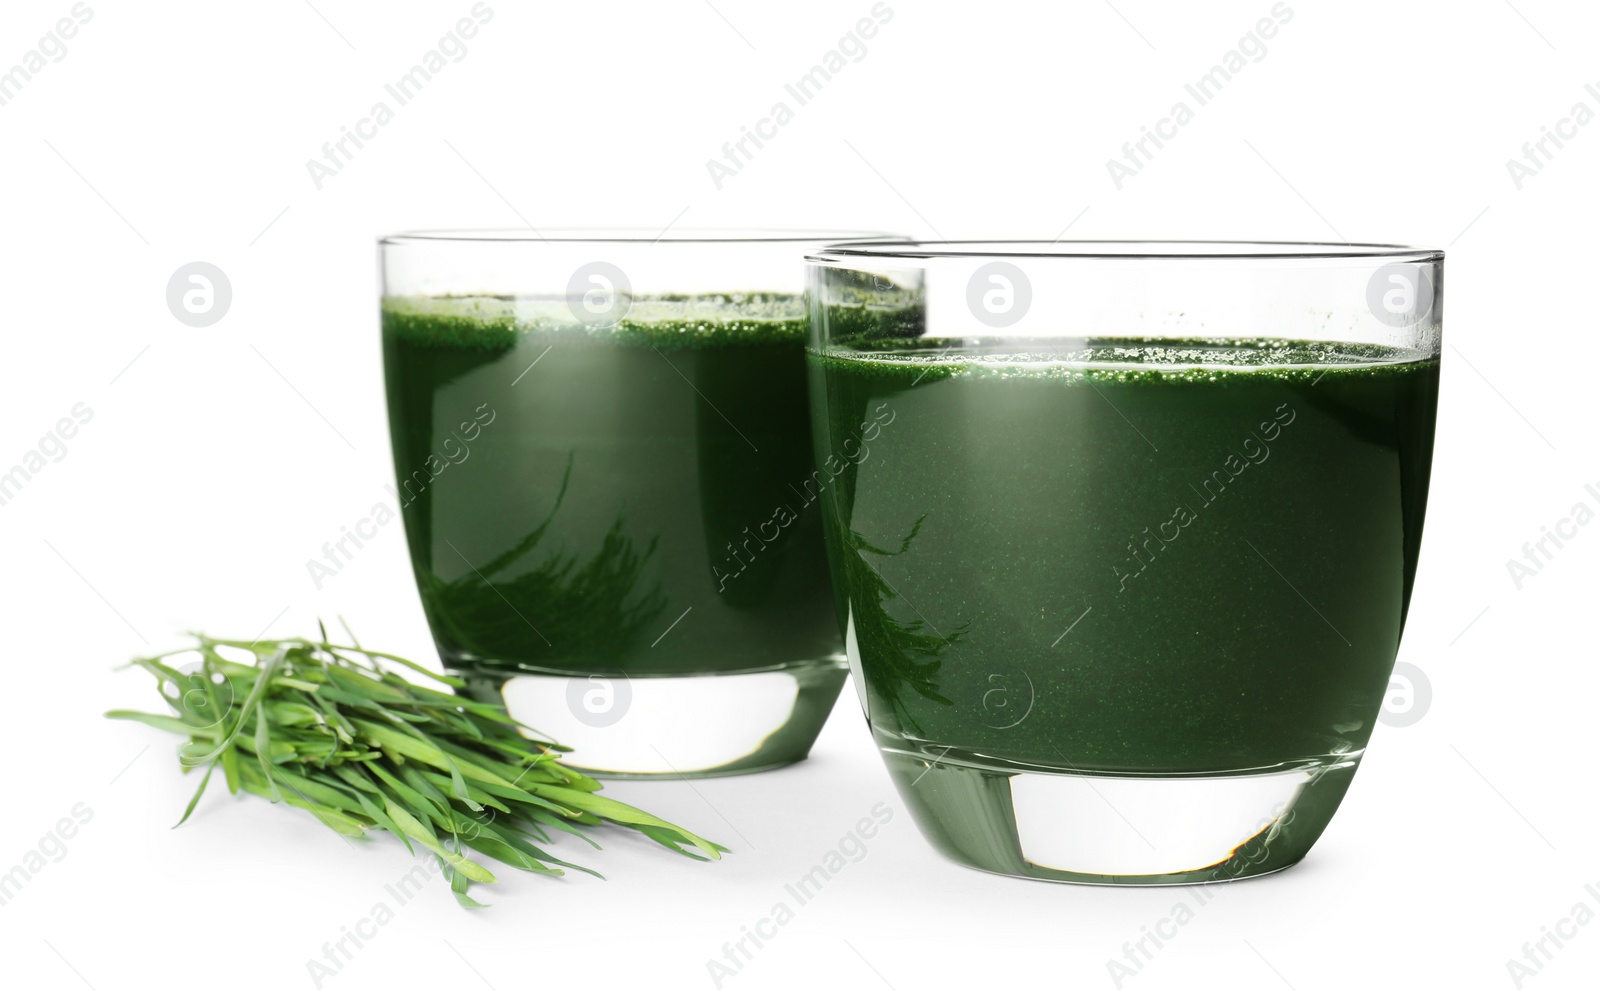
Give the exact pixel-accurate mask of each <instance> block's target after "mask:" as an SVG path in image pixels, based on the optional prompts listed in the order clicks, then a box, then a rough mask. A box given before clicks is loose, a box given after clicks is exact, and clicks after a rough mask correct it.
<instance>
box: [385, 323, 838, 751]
mask: <svg viewBox="0 0 1600 991" xmlns="http://www.w3.org/2000/svg"><path fill="white" fill-rule="evenodd" d="M563 312H564V304H559V303H558V304H556V305H553V306H552V305H547V304H543V303H540V302H538V301H533V300H524V299H505V298H404V299H389V300H386V301H385V303H384V309H383V348H384V366H385V371H386V378H387V388H388V404H389V417H390V431H391V435H392V442H393V446H394V458H395V464H396V467H397V474H398V476H399V489H398V496H399V499H400V501H401V503H402V507H403V508H402V513H403V516H404V519H405V526H406V536H407V539H408V541H409V543H410V550H411V559H412V562H413V566H414V569H415V572H416V579H417V586H418V589H419V590H420V592H421V596H422V603H423V607H424V609H425V610H426V612H427V616H428V621H429V623H430V625H431V627H432V630H433V634H434V637H435V639H436V641H437V643H438V647H439V650H440V653H441V656H442V657H443V659H444V662H445V664H446V665H447V666H449V667H451V668H453V669H456V670H461V671H466V672H468V673H469V674H473V675H476V676H479V677H480V678H481V679H482V681H483V682H485V683H486V684H489V685H494V684H497V682H498V681H500V680H504V678H505V677H507V676H509V675H511V674H515V673H517V672H527V671H533V672H557V673H572V672H603V673H611V674H622V675H627V676H630V677H638V676H652V675H672V674H698V673H716V672H731V671H750V670H758V669H774V668H782V667H784V666H786V665H791V664H795V663H797V662H807V661H811V662H815V661H818V660H823V659H829V662H830V663H837V661H836V658H837V657H838V655H839V652H840V646H841V645H840V639H839V632H838V629H837V627H836V625H835V622H834V618H833V615H832V604H831V601H830V599H829V598H828V584H827V572H826V559H825V552H824V549H823V543H822V531H821V517H820V514H819V513H818V511H817V509H816V507H815V506H809V507H808V506H807V505H806V504H805V503H804V502H803V501H802V499H801V498H800V495H799V493H797V490H796V488H795V486H797V485H799V483H801V482H802V481H803V480H804V479H806V478H807V477H809V475H810V472H811V464H810V457H811V432H810V424H809V421H808V419H807V416H806V398H805V388H806V379H805V362H804V359H803V355H802V351H803V343H802V342H803V339H804V333H805V332H804V323H805V321H804V311H803V308H802V306H801V304H800V302H799V301H798V300H797V299H796V298H794V297H785V296H759V295H751V296H738V297H734V296H700V297H693V298H685V297H677V298H667V297H658V298H648V299H636V300H634V301H633V306H632V309H631V311H630V312H629V315H628V318H627V319H625V320H623V321H622V322H621V323H619V324H617V325H616V326H613V327H608V328H606V329H603V330H597V329H590V328H585V327H583V326H579V325H576V324H575V323H574V322H573V321H572V320H571V319H570V318H567V319H565V320H563V319H561V314H562V313H563ZM835 690H836V689H835ZM831 699H832V696H831V695H829V698H828V701H830V702H831ZM824 715H825V713H824ZM816 724H817V725H818V726H820V716H819V718H818V719H817V720H816ZM814 730H815V727H813V728H812V732H813V734H814ZM802 752H803V751H802Z"/></svg>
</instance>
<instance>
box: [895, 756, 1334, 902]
mask: <svg viewBox="0 0 1600 991" xmlns="http://www.w3.org/2000/svg"><path fill="white" fill-rule="evenodd" d="M881 749H882V751H883V756H884V760H885V762H886V763H887V764H888V766H889V771H890V773H891V775H892V776H893V778H894V780H895V784H896V786H897V787H898V788H899V790H900V795H901V797H902V798H904V799H905V802H906V805H907V806H909V807H910V809H911V813H912V816H913V817H914V818H915V819H916V821H917V825H918V826H919V827H920V828H921V830H922V832H923V835H924V836H926V837H927V838H928V840H929V841H930V842H931V843H933V845H934V846H935V847H936V848H938V850H939V851H940V852H941V853H943V854H944V855H945V856H947V857H949V858H950V859H952V860H954V861H956V862H957V863H959V864H964V865H966V866H968V867H974V868H977V869H978V870H983V871H989V872H991V873H995V874H1008V875H1012V876H1015V877H1030V878H1039V879H1042V880H1047V881H1066V882H1074V883H1078V884H1148V885H1162V884H1204V883H1209V882H1213V881H1232V880H1235V879H1237V878H1243V877H1254V876H1257V875H1261V874H1271V873H1272V872H1274V871H1280V870H1283V869H1284V868H1285V867H1289V866H1291V865H1293V864H1295V863H1298V862H1299V861H1300V859H1301V858H1302V857H1304V856H1305V855H1306V852H1307V851H1308V850H1310V849H1311V845H1312V844H1313V843H1315V842H1316V840H1317V837H1318V836H1320V835H1322V830H1323V829H1324V828H1325V827H1326V826H1327V825H1328V821H1329V820H1330V819H1332V818H1333V813H1334V810H1335V809H1336V808H1338V805H1339V800H1340V799H1341V798H1343V797H1344V793H1345V790H1346V789H1347V788H1349V786H1350V780H1351V778H1352V776H1353V775H1354V774H1355V769H1356V765H1357V764H1358V763H1359V762H1360V755H1359V754H1343V755H1338V756H1329V757H1326V758H1317V759H1312V760H1306V761H1297V762H1294V763H1292V764H1288V765H1280V766H1277V767H1272V768H1255V769H1250V770H1241V771H1230V772H1221V773H1213V774H1205V775H1195V774H1184V775H1170V774H1141V775H1130V774H1126V773H1102V772H1090V771H1082V770H1072V769H1066V768H1039V767H1027V768H1024V767H1019V766H1009V765H1004V764H1002V763H1000V762H997V761H995V760H993V759H991V758H985V757H981V756H979V755H973V754H961V753H958V752H956V751H954V750H950V751H946V752H944V753H942V754H941V753H939V751H938V749H937V748H936V749H935V750H934V751H933V752H932V753H930V754H919V753H913V752H911V751H909V750H903V749H897V748H889V747H882V748H881Z"/></svg>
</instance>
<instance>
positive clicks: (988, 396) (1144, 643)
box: [809, 339, 1439, 838]
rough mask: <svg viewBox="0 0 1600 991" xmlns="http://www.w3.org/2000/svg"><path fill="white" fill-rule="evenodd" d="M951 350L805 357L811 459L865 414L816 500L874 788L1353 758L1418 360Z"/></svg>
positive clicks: (1387, 620) (1397, 556) (1401, 605)
mask: <svg viewBox="0 0 1600 991" xmlns="http://www.w3.org/2000/svg"><path fill="white" fill-rule="evenodd" d="M953 343H954V342H947V341H940V340H934V339H926V340H919V341H916V342H915V343H913V344H911V345H909V346H905V344H906V342H899V344H900V345H901V346H899V347H898V349H896V350H886V351H881V352H871V351H867V352H857V351H849V350H843V349H840V350H832V351H827V352H825V353H824V352H813V353H811V354H810V357H809V360H810V367H811V374H812V375H813V376H814V377H815V381H814V383H813V387H814V400H815V401H816V403H817V406H816V418H817V419H816V422H817V423H818V425H819V436H818V438H817V444H818V450H819V451H822V452H826V451H830V450H837V449H838V447H839V446H840V444H841V443H842V442H843V441H844V439H845V438H846V437H848V436H855V435H857V434H859V432H860V425H861V424H862V422H863V421H866V420H870V419H872V418H873V416H874V415H875V412H876V415H879V416H883V417H887V416H889V415H890V414H891V412H892V421H891V422H890V423H889V424H888V425H887V426H885V427H883V429H882V430H881V431H880V432H879V433H878V434H877V435H876V436H875V439H874V441H873V443H872V445H871V452H870V456H868V457H866V458H865V459H863V460H861V461H860V463H859V464H855V463H852V464H850V465H848V466H847V470H846V471H845V472H844V473H842V476H841V478H840V480H839V483H838V484H835V485H833V486H830V487H829V488H828V489H827V491H826V492H825V493H824V495H823V509H824V516H825V520H826V526H827V538H828V544H829V553H830V554H831V555H832V557H833V558H834V565H835V569H834V574H835V580H836V596H837V599H838V603H837V604H838V610H839V616H840V623H841V626H848V627H849V629H850V632H851V633H852V634H853V636H854V638H855V644H856V649H854V650H853V651H852V655H853V656H852V661H855V660H856V659H857V656H858V657H859V663H860V667H861V670H860V671H858V672H857V674H858V676H859V677H858V685H860V686H861V687H862V688H863V690H864V694H865V701H866V705H867V707H868V708H869V711H870V715H871V720H872V723H873V725H874V727H875V731H876V732H877V734H878V737H879V743H880V745H881V746H882V747H883V748H884V749H885V752H886V754H890V755H891V767H892V768H893V767H894V766H895V765H894V760H893V759H892V754H893V753H894V752H899V753H903V754H908V755H916V756H917V757H918V758H919V761H918V762H917V763H915V764H912V765H908V767H911V768H912V772H910V773H916V772H917V771H918V770H919V769H920V768H924V767H926V766H927V764H926V762H927V761H929V760H937V759H941V758H943V759H947V760H950V761H958V762H959V761H967V762H969V763H970V764H971V765H974V766H984V767H996V766H1001V765H1010V766H1014V767H1017V768H1021V769H1028V768H1034V769H1042V770H1045V771H1050V770H1057V771H1069V770H1087V771H1091V772H1102V773H1104V772H1110V773H1116V772H1128V773H1140V774H1152V773H1154V774H1162V773H1173V774H1176V773H1183V772H1239V771H1245V770H1249V769H1267V768H1278V767H1291V766H1310V765H1312V764H1316V763H1318V762H1320V763H1324V764H1325V763H1327V762H1328V761H1330V760H1335V759H1338V758H1339V757H1341V756H1342V757H1346V758H1359V754H1360V752H1361V750H1362V749H1363V748H1364V747H1365V746H1366V744H1367V739H1368V736H1369V735H1370V734H1371V732H1372V727H1373V723H1374V720H1375V719H1376V717H1377V714H1378V710H1379V706H1380V703H1381V699H1382V695H1383V693H1384V690H1385V687H1386V684H1387V679H1388V677H1389V673H1390V668H1391V666H1392V664H1393V662H1394V658H1395V650H1396V647H1397V644H1398V642H1399V639H1400V633H1401V628H1402V626H1403V623H1404V619H1405V614H1406V608H1407V603H1408V600H1409V597H1410V592H1411V585H1412V578H1413V575H1414V572H1415V569H1416V564H1417V551H1418V545H1419V542H1420V540H1421V536H1422V522H1423V508H1424V505H1425V503H1426V497H1427V490H1428V474H1429V466H1430V462H1431V459H1432V450H1433V432H1434V409H1435V399H1436V395H1437V391H1438V384H1439V365H1438V362H1437V360H1436V359H1428V358H1425V357H1424V356H1422V355H1419V354H1417V353H1415V352H1409V351H1403V350H1399V349H1390V348H1381V347H1376V346H1365V345H1353V344H1337V343H1327V344H1316V343H1304V342H1284V341H1265V340H1244V341H1227V342H1217V341H1207V342H1201V341H1193V342H1186V341H1160V342H1153V341H1142V340H1132V339H1127V340H1119V339H1100V340H1092V339H1091V340H1077V341H1050V342H1038V341H1009V342H1006V344H1005V345H1004V347H996V348H989V349H987V350H980V352H979V353H973V349H972V348H970V347H964V348H963V350H962V351H958V352H953V353H950V354H947V355H943V356H941V352H942V351H945V350H946V349H947V348H948V347H950V346H951V345H952V344H953ZM880 422H881V421H880ZM1069 627H1070V629H1069ZM995 754H1004V758H1003V759H1002V758H997V757H994V756H993V755H995ZM930 780H933V779H930ZM909 781H910V774H909V773H908V775H907V781H903V782H902V791H903V792H904V791H905V789H906V786H907V782H909ZM922 787H924V788H926V787H928V783H927V782H925V783H924V784H923V786H922ZM1342 788H1343V785H1341V786H1340V787H1339V789H1338V791H1339V793H1342ZM1331 790H1332V789H1331V788H1330V789H1324V791H1325V792H1331ZM1329 798H1331V800H1332V801H1333V802H1334V803H1335V804H1336V803H1337V794H1330V795H1329ZM1331 810H1332V806H1331V805H1330V806H1329V807H1328V813H1329V814H1331ZM1317 831H1320V825H1319V826H1318V827H1317ZM1312 838H1314V836H1313V837H1312Z"/></svg>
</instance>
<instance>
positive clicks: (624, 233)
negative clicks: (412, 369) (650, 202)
mask: <svg viewBox="0 0 1600 991" xmlns="http://www.w3.org/2000/svg"><path fill="white" fill-rule="evenodd" d="M896 237H897V235H895V234H893V233H891V232H889V231H858V230H842V229H838V228H825V229H816V230H809V229H804V228H758V227H685V228H671V227H669V228H667V229H666V230H661V229H660V228H655V227H649V228H646V227H546V228H542V229H539V230H535V229H534V228H532V227H505V228H493V227H486V228H478V229H473V228H446V229H439V230H414V231H400V232H399V233H395V234H387V235H385V236H383V237H380V238H378V244H379V245H381V246H384V247H388V246H391V245H393V246H399V245H408V244H441V243H458V244H459V243H481V244H529V243H533V244H538V243H548V244H657V243H670V244H741V243H775V244H777V243H792V244H815V243H822V244H835V243H845V242H856V241H865V242H870V243H873V244H900V243H904V242H903V241H896V240H894V239H895V238H896Z"/></svg>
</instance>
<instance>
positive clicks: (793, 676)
mask: <svg viewBox="0 0 1600 991" xmlns="http://www.w3.org/2000/svg"><path fill="white" fill-rule="evenodd" d="M847 673H848V669H847V668H846V666H845V663H844V661H843V660H842V659H835V658H826V659H822V660H814V661H797V662H793V663H790V664H785V665H779V666H774V667H767V668H760V669H755V670H748V671H727V672H718V673H706V674H677V675H648V676H645V675H633V676H627V675H620V674H575V673H573V672H571V671H553V670H541V669H527V668H523V669H519V671H518V672H517V673H516V674H514V675H512V676H511V677H510V678H506V677H505V676H504V675H499V676H494V677H491V676H490V675H489V674H488V672H487V671H485V670H483V669H481V668H480V669H478V670H475V671H472V672H469V673H467V678H468V686H469V691H470V692H471V693H472V694H473V695H475V696H477V697H479V698H484V699H487V700H489V701H494V702H503V703H504V705H505V707H506V711H507V712H509V713H510V714H511V716H512V718H514V719H516V720H517V721H519V722H521V723H523V724H524V725H526V726H528V727H530V728H532V729H533V730H534V731H536V732H537V734H538V735H540V736H542V737H544V738H546V739H552V740H555V741H556V742H558V743H561V744H563V745H565V746H568V747H571V748H572V752H571V753H570V754H567V755H566V756H565V757H564V758H563V762H564V763H566V764H568V765H570V766H572V767H575V768H578V769H579V770H581V771H584V772H585V773H588V774H593V775H595V776H597V777H689V778H699V777H713V776H717V775H724V774H747V773H750V772H753V771H765V770H768V769H771V768H775V767H782V766H783V765H785V764H792V763H794V762H795V761H797V760H803V759H805V756H806V754H807V753H809V752H810V751H811V745H812V744H813V743H815V742H816V739H817V734H818V733H819V732H821V731H822V724H823V723H824V722H825V721H826V720H827V718H828V713H829V712H830V711H832V709H833V703H834V700H835V699H837V698H838V695H839V689H840V688H841V687H842V686H843V685H844V679H845V676H846V674H847Z"/></svg>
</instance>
